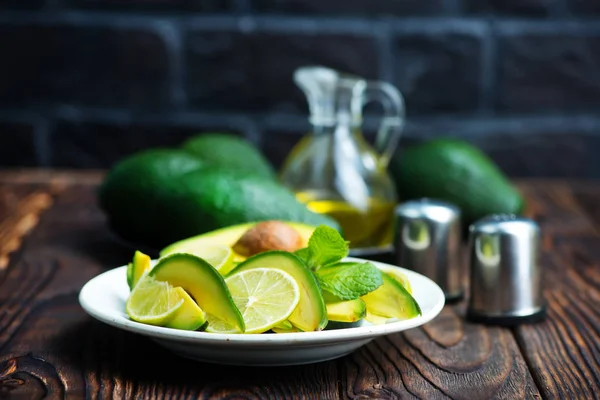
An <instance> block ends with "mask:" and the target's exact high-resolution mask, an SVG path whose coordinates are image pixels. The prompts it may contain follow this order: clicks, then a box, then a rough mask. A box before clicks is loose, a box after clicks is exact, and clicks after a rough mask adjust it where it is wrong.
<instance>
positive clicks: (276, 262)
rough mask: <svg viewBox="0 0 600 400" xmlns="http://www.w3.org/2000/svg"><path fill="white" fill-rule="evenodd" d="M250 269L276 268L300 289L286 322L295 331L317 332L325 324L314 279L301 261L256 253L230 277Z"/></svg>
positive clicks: (287, 255) (284, 254)
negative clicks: (295, 303)
mask: <svg viewBox="0 0 600 400" xmlns="http://www.w3.org/2000/svg"><path fill="white" fill-rule="evenodd" d="M252 268H277V269H280V270H282V271H285V272H287V273H289V274H290V275H291V276H292V277H293V278H294V279H295V280H296V282H297V283H298V286H300V302H299V303H298V306H297V307H296V309H295V310H294V312H292V314H291V315H290V316H289V318H288V320H289V321H290V322H291V323H292V324H293V325H294V326H295V327H296V328H298V329H300V330H302V331H305V332H310V331H320V330H323V329H324V328H325V326H326V325H327V309H326V308H325V301H324V300H323V295H322V294H321V288H320V287H319V283H318V282H317V279H316V278H315V276H314V275H313V273H312V271H311V270H309V269H308V268H307V267H306V266H305V265H304V263H303V262H302V260H300V259H299V258H298V257H297V256H295V255H294V254H292V253H288V252H286V251H280V250H272V251H266V252H264V253H259V254H256V255H254V256H252V257H249V258H248V259H246V261H244V262H242V263H240V264H239V265H238V266H237V268H236V269H234V270H233V271H232V272H231V275H233V274H236V273H238V272H240V271H245V270H248V269H252Z"/></svg>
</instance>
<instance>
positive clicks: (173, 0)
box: [63, 0, 235, 12]
mask: <svg viewBox="0 0 600 400" xmlns="http://www.w3.org/2000/svg"><path fill="white" fill-rule="evenodd" d="M63 2H64V3H65V4H67V5H69V6H71V7H72V8H81V9H117V10H121V9H128V10H134V11H146V10H150V11H160V10H191V11H206V12H208V11H226V10H230V9H232V8H233V6H234V4H235V3H234V0H63Z"/></svg>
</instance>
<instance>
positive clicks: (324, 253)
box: [295, 225, 348, 270]
mask: <svg viewBox="0 0 600 400" xmlns="http://www.w3.org/2000/svg"><path fill="white" fill-rule="evenodd" d="M295 254H296V255H297V256H298V257H300V259H302V260H303V261H304V262H305V264H306V266H307V267H308V268H310V269H312V270H318V269H319V268H321V267H325V266H327V265H330V264H333V263H336V262H338V261H340V260H341V259H342V258H344V257H346V256H347V255H348V242H347V241H345V240H344V238H343V237H342V235H340V233H339V232H338V231H337V230H335V229H333V228H331V227H329V226H327V225H319V226H318V227H317V228H316V229H315V230H314V232H313V233H312V235H311V236H310V239H308V247H305V248H302V249H300V250H297V251H296V252H295Z"/></svg>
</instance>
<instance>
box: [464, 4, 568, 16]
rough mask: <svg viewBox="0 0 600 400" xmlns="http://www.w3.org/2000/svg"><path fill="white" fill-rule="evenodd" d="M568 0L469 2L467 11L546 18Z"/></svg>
mask: <svg viewBox="0 0 600 400" xmlns="http://www.w3.org/2000/svg"><path fill="white" fill-rule="evenodd" d="M563 1H568V0H467V9H468V10H469V11H472V12H488V13H497V14H514V15H529V16H545V15H551V14H553V12H554V10H556V9H558V8H559V7H562V3H563Z"/></svg>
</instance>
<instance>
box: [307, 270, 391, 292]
mask: <svg viewBox="0 0 600 400" xmlns="http://www.w3.org/2000/svg"><path fill="white" fill-rule="evenodd" d="M315 275H316V276H317V279H318V281H319V283H320V285H321V289H322V290H325V291H327V292H329V293H331V294H333V295H334V296H337V297H339V298H340V299H342V300H354V299H357V298H359V297H361V296H364V295H365V294H367V293H369V292H372V291H373V290H375V289H377V288H378V287H380V286H381V285H383V278H382V276H381V271H380V270H379V269H377V267H375V266H374V265H373V264H371V263H370V262H364V263H355V262H340V263H337V264H335V265H331V266H328V267H325V268H321V269H319V270H318V271H316V272H315Z"/></svg>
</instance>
